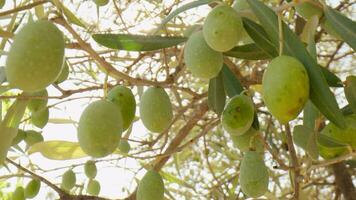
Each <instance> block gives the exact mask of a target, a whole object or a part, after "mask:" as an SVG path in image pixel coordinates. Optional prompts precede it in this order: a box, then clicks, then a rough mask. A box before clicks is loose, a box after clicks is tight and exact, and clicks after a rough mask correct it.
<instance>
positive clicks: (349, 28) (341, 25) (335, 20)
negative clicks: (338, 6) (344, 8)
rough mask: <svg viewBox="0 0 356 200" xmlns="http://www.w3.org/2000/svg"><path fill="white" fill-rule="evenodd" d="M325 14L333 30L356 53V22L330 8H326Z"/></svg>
mask: <svg viewBox="0 0 356 200" xmlns="http://www.w3.org/2000/svg"><path fill="white" fill-rule="evenodd" d="M324 14H325V17H326V20H327V21H328V22H329V23H330V25H331V26H332V28H333V30H334V31H335V32H336V33H337V34H338V35H339V36H340V37H341V38H342V39H343V40H344V41H345V42H346V43H347V44H349V45H350V47H351V48H353V49H354V50H355V51H356V22H355V21H352V20H351V19H349V18H347V17H345V16H344V15H342V14H341V13H340V12H338V11H336V10H335V9H332V8H330V7H329V6H325V7H324Z"/></svg>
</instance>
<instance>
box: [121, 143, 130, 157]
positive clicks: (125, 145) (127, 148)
mask: <svg viewBox="0 0 356 200" xmlns="http://www.w3.org/2000/svg"><path fill="white" fill-rule="evenodd" d="M130 149H131V146H130V143H129V142H128V141H127V140H120V143H119V150H120V152H121V153H123V154H127V153H129V151H130Z"/></svg>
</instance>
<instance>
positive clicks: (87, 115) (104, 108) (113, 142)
mask: <svg viewBox="0 0 356 200" xmlns="http://www.w3.org/2000/svg"><path fill="white" fill-rule="evenodd" d="M122 125H123V120H122V116H121V111H120V108H119V107H118V106H116V105H115V104H114V103H112V102H109V101H107V100H98V101H95V102H93V103H91V104H89V106H88V107H87V108H85V110H84V111H83V113H82V115H81V117H80V120H79V125H78V141H79V145H80V147H81V148H82V149H83V151H84V152H85V153H87V154H88V155H90V156H92V157H104V156H107V155H109V154H111V153H112V152H114V151H115V149H116V147H117V145H118V143H119V141H120V137H121V133H122V127H123V126H122Z"/></svg>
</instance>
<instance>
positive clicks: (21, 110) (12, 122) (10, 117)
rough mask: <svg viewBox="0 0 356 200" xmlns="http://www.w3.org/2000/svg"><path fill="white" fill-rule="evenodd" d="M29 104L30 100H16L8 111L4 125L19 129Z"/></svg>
mask: <svg viewBox="0 0 356 200" xmlns="http://www.w3.org/2000/svg"><path fill="white" fill-rule="evenodd" d="M27 104H28V100H19V99H16V100H15V102H14V103H13V104H12V105H11V106H10V108H9V109H8V110H7V113H6V115H5V117H4V120H3V121H2V124H3V125H4V126H6V127H10V128H17V127H18V126H19V124H20V122H21V119H22V117H23V115H24V114H25V109H26V106H27ZM0 132H1V131H0Z"/></svg>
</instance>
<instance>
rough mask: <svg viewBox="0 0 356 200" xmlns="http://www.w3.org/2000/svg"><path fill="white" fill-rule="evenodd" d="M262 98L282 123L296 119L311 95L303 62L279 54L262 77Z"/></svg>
mask: <svg viewBox="0 0 356 200" xmlns="http://www.w3.org/2000/svg"><path fill="white" fill-rule="evenodd" d="M262 88H263V95H262V98H263V100H264V102H265V105H266V106H267V108H268V110H269V111H270V112H271V114H272V115H273V116H274V117H276V118H277V119H278V120H279V121H280V122H281V123H282V124H285V123H287V122H289V121H290V120H292V119H295V118H296V117H297V116H298V114H299V113H300V112H301V111H302V110H303V108H304V105H305V103H306V102H307V100H308V97H309V78H308V74H307V71H306V70H305V68H304V66H303V64H302V63H300V62H299V61H298V60H297V59H295V58H293V57H290V56H278V57H276V58H274V59H273V60H272V61H271V62H270V63H269V65H268V67H267V70H266V71H265V72H264V74H263V78H262Z"/></svg>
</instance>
